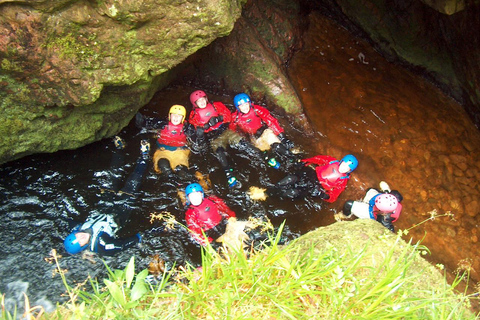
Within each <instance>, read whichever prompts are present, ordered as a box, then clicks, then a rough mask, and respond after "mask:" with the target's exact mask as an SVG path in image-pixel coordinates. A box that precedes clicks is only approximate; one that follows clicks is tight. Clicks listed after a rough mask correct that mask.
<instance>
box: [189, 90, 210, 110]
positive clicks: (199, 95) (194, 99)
mask: <svg viewBox="0 0 480 320" xmlns="http://www.w3.org/2000/svg"><path fill="white" fill-rule="evenodd" d="M200 98H205V99H206V98H207V94H206V93H205V92H203V91H202V90H197V91H193V92H192V94H190V102H191V103H192V105H193V106H196V104H195V102H197V100H198V99H200Z"/></svg>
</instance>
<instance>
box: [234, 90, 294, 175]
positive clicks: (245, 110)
mask: <svg viewBox="0 0 480 320" xmlns="http://www.w3.org/2000/svg"><path fill="white" fill-rule="evenodd" d="M233 104H234V105H235V108H236V109H237V110H236V111H235V112H234V113H232V121H231V122H230V129H231V130H233V131H237V132H241V133H244V134H247V135H248V136H249V140H250V141H251V143H252V144H253V145H254V146H255V147H256V148H258V149H259V150H261V151H262V152H265V153H266V152H267V151H268V150H270V149H272V150H273V152H274V153H275V154H276V156H277V157H278V158H280V159H284V160H287V161H288V162H287V163H293V162H294V160H295V155H294V154H293V153H292V152H290V150H289V149H291V148H293V147H294V145H293V143H292V142H291V141H290V140H289V139H287V137H286V136H285V132H284V130H283V128H282V127H281V126H280V124H279V122H278V120H277V119H275V118H274V117H273V116H272V115H271V113H270V112H269V111H268V110H267V109H266V108H264V107H261V106H259V105H256V104H253V103H252V100H251V99H250V96H248V95H247V94H246V93H239V94H237V95H236V96H235V97H234V98H233ZM266 159H268V163H269V164H270V165H271V166H273V167H274V168H279V167H280V163H279V162H278V161H277V159H275V157H272V158H270V157H266Z"/></svg>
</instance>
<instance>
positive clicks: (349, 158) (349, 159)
mask: <svg viewBox="0 0 480 320" xmlns="http://www.w3.org/2000/svg"><path fill="white" fill-rule="evenodd" d="M340 162H345V163H347V164H348V166H349V167H350V172H352V171H353V170H355V169H356V168H357V167H358V160H357V158H355V156H354V155H351V154H347V155H346V156H345V157H343V158H342V160H340Z"/></svg>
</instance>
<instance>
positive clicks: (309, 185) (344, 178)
mask: <svg viewBox="0 0 480 320" xmlns="http://www.w3.org/2000/svg"><path fill="white" fill-rule="evenodd" d="M301 162H302V163H301V166H302V167H301V168H298V169H297V170H296V171H295V172H294V173H292V174H289V175H287V176H286V177H285V178H283V179H282V180H280V181H279V182H278V183H276V184H275V185H274V186H273V187H270V188H267V189H266V194H265V192H263V191H262V189H258V190H255V191H253V190H252V189H250V197H251V198H252V199H255V200H261V199H266V197H267V196H278V197H281V198H290V199H297V198H300V197H305V196H312V197H319V198H321V199H323V200H325V201H326V202H330V203H332V202H335V200H337V198H338V196H339V195H340V194H341V193H342V192H343V190H345V188H346V186H347V183H348V180H349V179H350V173H351V172H352V171H353V170H355V169H356V168H357V166H358V160H357V158H356V157H355V156H353V155H351V154H349V155H346V156H345V157H343V158H342V159H341V160H337V159H335V158H334V157H331V156H325V155H318V156H315V157H312V158H308V159H303V160H301ZM255 189H257V188H255ZM263 190H264V189H263Z"/></svg>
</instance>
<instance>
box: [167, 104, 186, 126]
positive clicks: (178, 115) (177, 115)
mask: <svg viewBox="0 0 480 320" xmlns="http://www.w3.org/2000/svg"><path fill="white" fill-rule="evenodd" d="M186 114H187V111H186V110H185V107H184V106H181V105H179V104H175V105H173V106H172V107H171V108H170V111H169V112H168V120H170V122H171V123H173V124H174V125H177V124H180V123H183V121H184V120H185V115H186Z"/></svg>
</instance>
